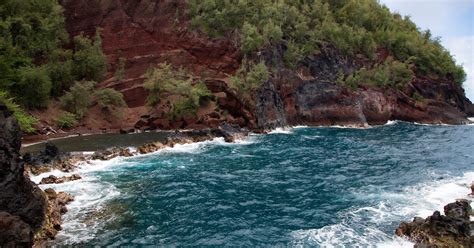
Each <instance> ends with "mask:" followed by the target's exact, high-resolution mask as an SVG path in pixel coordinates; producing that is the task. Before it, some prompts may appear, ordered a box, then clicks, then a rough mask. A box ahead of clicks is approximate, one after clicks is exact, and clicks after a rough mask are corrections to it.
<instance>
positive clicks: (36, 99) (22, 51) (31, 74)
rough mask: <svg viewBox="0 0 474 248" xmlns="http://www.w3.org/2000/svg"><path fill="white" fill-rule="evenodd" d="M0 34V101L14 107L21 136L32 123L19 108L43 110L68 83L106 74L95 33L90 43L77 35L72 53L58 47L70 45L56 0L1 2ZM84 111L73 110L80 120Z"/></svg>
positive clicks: (93, 78)
mask: <svg viewBox="0 0 474 248" xmlns="http://www.w3.org/2000/svg"><path fill="white" fill-rule="evenodd" d="M0 33H1V36H0V71H1V73H0V95H1V96H2V97H1V99H0V101H2V102H4V103H6V104H9V105H10V106H15V107H12V109H13V110H14V111H15V114H16V115H17V117H19V118H18V119H19V120H20V124H21V127H22V129H23V131H25V132H34V131H35V129H34V128H33V126H34V124H35V123H36V121H37V120H36V119H35V118H33V117H29V116H28V114H26V111H24V110H22V109H35V108H45V107H47V106H48V102H49V100H50V99H51V98H52V97H55V98H56V97H61V96H63V95H64V94H65V92H66V91H68V90H69V89H70V87H71V86H73V85H74V82H76V81H82V80H93V81H100V80H102V79H103V77H104V75H105V72H106V70H107V62H106V58H105V55H104V54H103V53H102V51H101V39H100V35H99V33H98V32H97V34H96V36H95V38H94V41H92V40H91V39H89V38H87V37H85V36H83V35H79V36H77V37H75V38H74V40H73V43H72V44H73V45H74V46H73V47H74V49H72V50H68V49H65V48H64V47H66V46H67V45H68V44H70V42H71V41H70V40H69V35H68V34H67V32H66V31H65V28H64V17H63V10H62V8H61V6H60V5H59V4H58V2H57V0H4V1H1V3H0ZM64 101H65V100H64ZM84 111H85V110H80V111H79V110H77V111H73V112H75V114H78V116H76V117H78V118H81V117H83V115H84ZM76 112H77V113H76Z"/></svg>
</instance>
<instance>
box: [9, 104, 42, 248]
mask: <svg viewBox="0 0 474 248" xmlns="http://www.w3.org/2000/svg"><path fill="white" fill-rule="evenodd" d="M20 146H21V133H20V129H19V127H18V124H17V122H16V120H15V118H14V117H13V115H12V113H11V112H10V111H9V110H8V109H7V108H6V107H5V105H3V104H0V189H1V190H0V212H1V215H2V216H3V217H4V218H3V217H2V218H0V219H1V221H0V230H9V231H6V232H2V231H0V246H7V245H13V246H21V245H24V246H31V245H32V244H33V235H34V233H35V232H36V231H37V230H38V229H40V227H41V226H42V224H43V221H44V218H45V217H44V216H45V215H44V213H45V208H46V202H45V197H44V194H43V192H42V191H41V189H40V188H38V186H36V185H35V184H34V183H33V182H31V181H30V180H29V179H28V177H25V175H24V168H23V163H22V161H21V159H20V154H19V150H20ZM13 228H14V229H13ZM13 230H15V231H13Z"/></svg>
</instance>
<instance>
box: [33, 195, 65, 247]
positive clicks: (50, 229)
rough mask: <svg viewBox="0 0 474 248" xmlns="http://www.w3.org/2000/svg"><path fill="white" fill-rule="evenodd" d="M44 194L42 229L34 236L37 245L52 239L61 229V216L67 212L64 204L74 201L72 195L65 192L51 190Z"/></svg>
mask: <svg viewBox="0 0 474 248" xmlns="http://www.w3.org/2000/svg"><path fill="white" fill-rule="evenodd" d="M44 192H45V195H46V199H47V205H46V219H45V221H44V223H43V226H42V228H41V229H40V230H39V231H38V232H37V233H36V235H35V240H36V242H37V243H41V242H44V241H46V240H51V239H54V237H55V236H56V234H58V232H59V231H60V230H61V229H62V228H61V223H62V219H61V215H63V214H65V213H66V212H67V208H66V204H68V203H69V202H71V201H73V200H74V197H73V196H72V195H70V194H68V193H65V192H59V193H56V191H54V190H53V189H46V190H45V191H44Z"/></svg>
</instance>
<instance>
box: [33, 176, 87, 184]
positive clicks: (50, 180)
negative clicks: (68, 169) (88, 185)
mask: <svg viewBox="0 0 474 248" xmlns="http://www.w3.org/2000/svg"><path fill="white" fill-rule="evenodd" d="M80 179H82V177H81V176H80V175H79V174H72V175H71V176H64V177H56V176H54V175H50V176H49V177H45V178H43V179H41V182H40V183H39V184H59V183H65V182H71V181H76V180H80Z"/></svg>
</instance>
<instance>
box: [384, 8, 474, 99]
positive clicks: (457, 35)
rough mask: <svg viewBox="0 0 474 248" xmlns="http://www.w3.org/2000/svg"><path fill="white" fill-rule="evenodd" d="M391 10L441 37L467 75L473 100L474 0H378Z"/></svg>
mask: <svg viewBox="0 0 474 248" xmlns="http://www.w3.org/2000/svg"><path fill="white" fill-rule="evenodd" d="M379 1H380V3H382V4H385V5H386V6H387V7H389V8H390V9H391V10H392V11H395V12H398V13H400V14H402V15H409V16H411V20H412V21H414V22H415V23H416V24H417V25H418V26H419V27H421V29H423V30H425V29H430V30H431V33H432V34H433V36H440V37H441V41H442V44H443V45H444V47H446V48H447V49H448V50H449V51H450V52H451V54H453V55H454V56H455V58H456V61H457V62H458V64H462V65H463V66H464V69H465V71H466V73H467V75H468V77H467V80H466V82H464V89H466V95H467V97H469V99H471V101H474V0H379Z"/></svg>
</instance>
